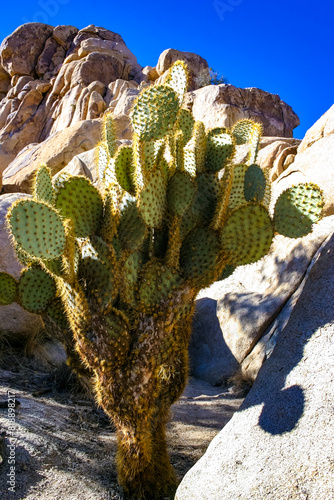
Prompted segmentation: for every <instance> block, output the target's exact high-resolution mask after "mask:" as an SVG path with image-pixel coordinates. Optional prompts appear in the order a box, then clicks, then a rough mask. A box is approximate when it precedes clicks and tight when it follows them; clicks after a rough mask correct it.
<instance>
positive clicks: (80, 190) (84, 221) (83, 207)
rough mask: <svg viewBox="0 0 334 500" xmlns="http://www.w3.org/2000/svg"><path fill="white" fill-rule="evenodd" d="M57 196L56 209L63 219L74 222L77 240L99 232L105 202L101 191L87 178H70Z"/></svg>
mask: <svg viewBox="0 0 334 500" xmlns="http://www.w3.org/2000/svg"><path fill="white" fill-rule="evenodd" d="M56 195H57V197H56V207H57V208H58V210H59V211H60V213H61V215H62V216H63V217H65V218H70V219H72V220H73V222H74V232H75V235H76V237H77V238H85V237H86V236H90V235H91V234H94V233H96V232H97V231H98V229H99V227H100V225H101V221H102V213H103V201H102V197H101V195H100V193H99V191H98V190H97V189H96V188H95V187H94V186H93V185H92V184H91V182H90V181H89V180H88V179H87V178H86V177H81V176H75V177H74V176H73V177H70V178H69V179H68V180H66V181H65V182H64V183H63V184H62V186H61V187H59V188H58V190H57V192H56Z"/></svg>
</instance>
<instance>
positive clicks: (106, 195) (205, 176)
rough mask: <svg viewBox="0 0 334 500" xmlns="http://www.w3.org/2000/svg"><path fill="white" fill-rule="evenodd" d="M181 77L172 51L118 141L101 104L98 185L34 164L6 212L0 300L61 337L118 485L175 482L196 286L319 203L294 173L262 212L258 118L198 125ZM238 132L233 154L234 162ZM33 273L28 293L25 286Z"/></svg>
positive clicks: (222, 273)
mask: <svg viewBox="0 0 334 500" xmlns="http://www.w3.org/2000/svg"><path fill="white" fill-rule="evenodd" d="M187 81H188V73H187V69H186V67H185V65H184V64H183V63H181V62H176V63H175V64H174V65H173V67H172V68H171V70H170V72H169V76H168V78H167V81H166V84H165V85H157V86H151V87H149V88H147V89H145V90H144V91H143V92H142V93H141V94H140V95H139V97H138V99H137V101H136V102H135V104H134V106H133V109H132V113H131V118H132V124H133V129H134V136H133V143H132V147H129V146H126V147H124V146H122V147H120V148H119V149H117V147H116V140H115V132H114V126H113V122H112V118H111V117H110V115H107V117H106V119H105V122H104V131H103V140H102V142H101V143H100V144H99V145H98V147H97V153H96V158H97V161H98V171H99V177H100V180H101V182H102V183H103V188H102V189H101V192H99V191H98V190H97V188H95V187H94V186H93V185H92V184H91V183H90V182H89V181H88V180H87V179H85V178H83V177H72V176H59V177H58V179H56V180H54V181H53V187H52V188H50V186H51V181H50V179H49V178H48V175H49V174H48V171H47V168H46V167H45V166H42V167H41V169H40V171H39V172H38V173H37V175H36V180H35V187H34V198H33V199H32V200H23V201H18V202H16V203H15V204H14V205H13V206H12V208H11V210H10V212H9V214H8V225H9V227H10V230H11V233H12V235H13V239H14V242H15V245H16V249H17V252H18V254H19V255H21V258H22V259H23V257H24V259H25V260H24V262H25V265H26V266H27V267H26V269H25V270H24V271H23V273H22V277H21V280H20V282H19V283H18V284H17V283H16V282H15V280H12V279H10V277H8V275H4V274H1V275H0V303H1V304H7V303H9V302H10V301H13V300H18V301H21V303H22V304H23V305H25V306H26V307H27V306H28V307H29V309H30V310H34V311H38V312H41V313H42V315H43V317H44V318H45V320H46V321H49V320H50V321H52V322H54V323H55V324H57V325H58V326H59V328H60V329H61V330H62V332H64V336H65V337H66V335H67V336H68V337H67V338H69V336H70V340H67V342H68V344H69V345H71V342H72V345H73V342H74V344H75V349H76V351H77V353H78V355H79V356H80V359H81V361H82V363H83V364H84V366H86V367H89V369H90V370H91V372H92V373H93V374H94V380H95V387H94V390H95V393H96V397H97V401H98V403H99V404H100V405H101V406H102V407H103V409H104V410H105V412H106V413H107V414H108V415H109V416H110V418H111V419H112V421H113V422H114V424H115V426H116V428H117V435H118V444H119V446H118V454H117V468H118V478H119V482H120V485H121V486H122V488H123V491H124V493H125V496H126V497H129V498H131V497H133V498H137V499H144V498H145V499H157V498H164V497H166V496H168V495H172V493H173V490H174V489H175V486H176V477H175V474H174V472H173V469H172V467H171V465H170V464H169V460H168V455H167V449H166V438H165V423H166V420H167V418H168V411H169V408H170V406H171V404H172V403H173V402H174V401H175V400H177V398H178V397H179V396H180V395H181V393H182V391H183V389H184V387H185V384H186V379H187V372H188V361H187V349H188V342H189V335H190V330H191V321H192V314H193V309H194V300H195V297H196V294H197V293H198V291H199V290H200V289H201V288H203V287H206V286H209V285H210V284H211V283H213V282H214V281H215V280H217V279H224V278H226V277H227V276H229V275H230V274H231V272H233V270H234V269H235V267H237V266H238V265H244V264H248V263H251V262H254V261H256V260H257V259H260V258H261V257H263V255H265V254H266V253H267V252H268V250H269V248H270V245H271V242H272V239H273V236H274V233H275V232H281V233H282V234H285V235H288V236H291V237H299V236H301V235H303V234H306V233H307V232H309V231H310V230H311V227H312V224H313V223H315V222H316V221H317V220H319V219H320V217H321V215H322V206H323V200H322V196H321V192H320V189H319V188H318V187H317V186H314V185H312V184H305V185H302V186H297V187H295V188H292V189H290V190H288V191H287V192H285V193H283V194H282V195H281V197H280V198H279V200H278V201H277V203H276V208H275V212H274V217H271V215H270V214H269V212H268V200H269V196H270V186H269V185H268V180H267V178H266V176H265V175H264V174H263V172H262V171H261V169H260V168H259V167H258V166H256V164H255V161H256V154H257V150H258V147H259V140H260V134H261V126H259V125H258V124H255V123H254V122H251V121H250V120H242V121H240V122H238V123H237V124H236V125H235V126H234V127H233V129H232V131H230V130H227V129H223V128H215V129H213V130H209V131H205V127H204V125H203V123H201V122H196V123H195V122H194V120H193V118H192V116H191V113H190V112H189V111H186V110H184V109H182V107H181V105H182V101H183V95H184V93H185V91H186V87H187ZM244 143H246V144H249V149H250V152H249V158H248V160H247V163H246V164H245V165H234V164H233V163H232V158H233V155H234V150H235V145H236V144H244ZM222 169H224V175H223V176H222V177H221V178H220V177H218V173H219V172H220V171H221V170H222ZM22 256H23V257H22ZM37 279H40V280H41V284H42V286H41V287H40V288H39V291H38V294H36V296H35V295H34V296H31V295H28V293H27V290H26V287H27V288H28V289H29V287H30V288H32V287H33V283H35V281H34V280H37ZM62 311H65V312H66V316H65V318H64V315H63V314H62ZM73 339H74V340H73ZM73 366H74V367H75V368H76V369H77V370H80V369H81V368H80V366H78V363H77V360H76V362H74V361H73Z"/></svg>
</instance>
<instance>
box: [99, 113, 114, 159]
mask: <svg viewBox="0 0 334 500" xmlns="http://www.w3.org/2000/svg"><path fill="white" fill-rule="evenodd" d="M116 138H117V137H116V132H115V124H114V120H113V117H112V113H107V114H106V115H104V118H103V128H102V139H103V141H104V142H105V143H106V146H107V149H108V153H109V156H110V158H113V156H115V153H116V151H117V143H116Z"/></svg>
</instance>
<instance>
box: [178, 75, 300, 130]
mask: <svg viewBox="0 0 334 500" xmlns="http://www.w3.org/2000/svg"><path fill="white" fill-rule="evenodd" d="M187 107H188V108H190V109H192V112H193V115H194V118H195V120H200V121H202V122H203V123H204V124H205V127H206V128H213V127H231V126H232V125H234V123H235V122H236V121H238V120H241V119H243V118H250V119H252V120H255V121H257V122H260V123H262V125H263V135H265V136H279V137H292V136H293V129H294V128H295V127H297V126H298V125H299V118H298V116H297V115H296V113H295V112H294V111H293V110H292V108H291V106H289V105H288V104H286V103H285V102H284V101H282V100H281V99H280V97H279V96H278V95H275V94H270V93H269V92H265V91H264V90H260V89H257V88H246V89H240V88H237V87H234V86H233V85H226V84H221V85H208V86H206V87H203V88H201V89H198V90H195V91H194V92H191V94H190V95H189V94H188V99H187Z"/></svg>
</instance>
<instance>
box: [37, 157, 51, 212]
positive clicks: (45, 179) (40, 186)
mask: <svg viewBox="0 0 334 500" xmlns="http://www.w3.org/2000/svg"><path fill="white" fill-rule="evenodd" d="M33 193H34V197H35V199H36V200H37V201H45V202H46V203H49V204H50V205H53V204H54V200H55V193H54V190H53V186H52V177H51V170H50V169H49V168H48V167H47V166H46V164H45V163H43V164H42V165H41V166H40V167H39V169H38V170H37V171H36V174H35V179H34V188H33Z"/></svg>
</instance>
